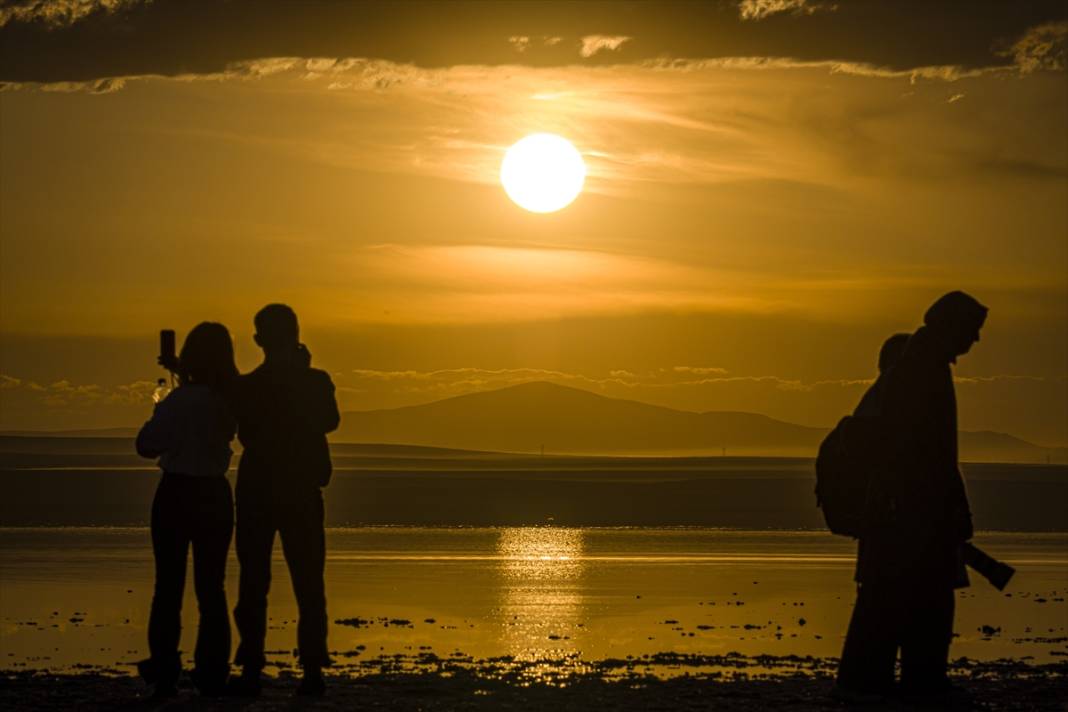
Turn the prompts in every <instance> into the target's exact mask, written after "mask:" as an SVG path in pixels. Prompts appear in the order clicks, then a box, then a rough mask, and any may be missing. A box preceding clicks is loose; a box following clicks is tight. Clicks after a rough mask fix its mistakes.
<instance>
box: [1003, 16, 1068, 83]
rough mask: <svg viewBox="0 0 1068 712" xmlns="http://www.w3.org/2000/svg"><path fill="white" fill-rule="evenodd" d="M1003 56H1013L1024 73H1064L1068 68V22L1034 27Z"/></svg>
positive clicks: (1049, 23)
mask: <svg viewBox="0 0 1068 712" xmlns="http://www.w3.org/2000/svg"><path fill="white" fill-rule="evenodd" d="M1002 54H1003V55H1007V56H1011V57H1012V58H1013V61H1014V63H1015V65H1016V66H1017V67H1019V68H1020V71H1021V72H1023V73H1031V72H1037V71H1041V70H1046V71H1058V72H1063V71H1064V70H1065V68H1066V66H1068V21H1065V22H1047V23H1045V24H1042V25H1038V26H1036V27H1032V28H1031V29H1029V30H1028V31H1027V32H1026V33H1025V34H1024V35H1023V36H1022V37H1021V38H1020V39H1019V40H1017V41H1016V42H1015V43H1014V44H1013V45H1012V47H1011V48H1010V49H1009V50H1008V51H1007V52H1002Z"/></svg>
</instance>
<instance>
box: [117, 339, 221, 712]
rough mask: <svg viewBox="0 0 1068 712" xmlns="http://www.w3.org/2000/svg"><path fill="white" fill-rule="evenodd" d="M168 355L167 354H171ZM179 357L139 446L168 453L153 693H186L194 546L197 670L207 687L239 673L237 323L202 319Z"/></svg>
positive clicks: (152, 644)
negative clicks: (182, 677)
mask: <svg viewBox="0 0 1068 712" xmlns="http://www.w3.org/2000/svg"><path fill="white" fill-rule="evenodd" d="M166 346H167V345H166V344H164V350H165V351H166ZM171 349H173V346H172V347H171ZM172 353H173V351H172ZM166 358H167V354H166V353H164V355H163V356H161V362H162V361H163V360H164V359H166ZM165 365H168V364H165ZM169 365H172V366H173V367H174V370H175V372H176V373H177V376H178V387H177V388H175V389H174V391H173V392H172V393H171V394H170V395H168V396H167V397H166V398H164V399H163V400H161V401H160V402H159V403H158V404H157V405H156V407H155V410H154V412H153V414H152V418H151V419H149V421H148V422H147V423H145V424H144V426H143V427H142V428H141V431H140V433H138V435H137V453H138V454H139V455H141V456H142V457H151V458H157V457H158V458H159V465H160V469H161V470H162V476H161V478H160V482H159V486H158V487H157V489H156V496H155V499H154V500H153V502H152V553H153V555H154V557H155V562H156V584H155V591H154V593H153V596H152V611H151V614H150V615H149V619H148V646H149V651H150V654H151V657H149V659H147V660H144V661H142V662H141V663H139V664H138V670H139V671H140V673H141V675H142V676H143V677H144V678H145V680H146V681H148V682H149V683H150V684H154V685H155V691H154V693H153V697H156V698H164V697H170V696H173V695H175V694H177V682H178V676H179V674H180V672H181V660H180V659H179V653H178V641H179V638H180V637H181V610H182V594H183V592H184V590H185V574H186V561H187V559H188V552H189V549H190V547H192V550H193V584H194V588H195V590H196V596H197V604H198V606H199V609H200V626H199V628H198V630H197V643H196V651H195V653H194V670H193V675H192V677H193V682H194V684H195V685H196V686H197V689H198V690H199V691H200V693H201V694H202V695H218V694H222V693H223V691H224V690H225V687H226V681H227V677H228V676H229V672H230V665H229V659H230V617H229V610H228V607H227V603H226V589H225V578H226V559H227V556H228V554H229V550H230V540H231V539H232V537H233V527H234V502H233V494H232V492H231V490H230V483H229V481H227V479H226V472H227V470H228V469H229V467H230V456H231V454H232V452H231V450H230V441H231V440H233V437H234V430H235V428H236V424H235V420H234V417H233V414H232V413H231V410H230V408H229V406H228V404H227V396H228V394H229V391H230V390H231V388H232V386H233V384H234V381H235V379H236V378H237V375H238V371H237V366H236V365H235V363H234V346H233V342H232V341H231V339H230V332H228V331H227V330H226V327H225V326H223V325H222V324H217V323H213V322H203V323H201V324H198V325H197V326H196V327H195V328H194V329H193V330H192V331H191V332H189V336H187V337H186V340H185V343H184V344H183V345H182V350H181V352H180V353H179V354H178V358H177V361H176V362H173V361H172V363H171V364H169Z"/></svg>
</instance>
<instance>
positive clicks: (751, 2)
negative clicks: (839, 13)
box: [738, 0, 838, 20]
mask: <svg viewBox="0 0 1068 712" xmlns="http://www.w3.org/2000/svg"><path fill="white" fill-rule="evenodd" d="M837 9H838V6H837V5H832V4H829V3H822V2H808V0H741V2H739V3H738V16H739V17H741V18H742V19H743V20H763V19H764V18H766V17H770V16H772V15H778V14H780V13H783V12H789V13H791V14H793V15H813V14H815V13H817V12H820V11H824V12H830V11H834V10H837Z"/></svg>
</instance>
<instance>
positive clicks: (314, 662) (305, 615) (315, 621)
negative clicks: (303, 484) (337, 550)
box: [280, 490, 330, 694]
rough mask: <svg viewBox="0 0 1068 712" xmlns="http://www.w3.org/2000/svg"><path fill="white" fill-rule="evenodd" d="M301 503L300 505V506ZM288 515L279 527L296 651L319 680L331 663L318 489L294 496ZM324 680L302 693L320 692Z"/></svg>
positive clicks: (308, 675) (308, 672)
mask: <svg viewBox="0 0 1068 712" xmlns="http://www.w3.org/2000/svg"><path fill="white" fill-rule="evenodd" d="M297 502H299V505H298V504H297ZM290 504H291V505H292V506H291V507H290V508H289V509H288V514H287V515H286V516H285V517H284V518H283V522H284V523H282V525H281V527H280V534H281V538H282V551H283V553H284V554H285V557H286V564H287V565H288V566H289V575H290V577H291V578H292V581H293V593H294V594H295V595H296V599H297V608H298V610H299V613H300V620H299V621H298V623H297V648H298V651H299V655H300V664H301V666H302V667H303V668H304V672H305V677H306V679H308V678H319V675H320V673H321V671H322V668H323V667H326V666H328V665H329V664H330V656H329V651H328V649H327V645H326V629H327V617H326V588H325V583H324V580H323V576H324V573H325V565H326V535H325V533H324V531H323V498H322V494H321V493H320V492H319V491H318V490H314V491H313V492H308V493H305V494H303V495H300V496H299V497H293V498H292V500H291V502H290ZM320 686H321V679H320V682H319V683H318V684H315V683H312V684H311V686H310V687H309V688H308V689H307V690H304V689H303V686H302V691H303V692H308V693H310V694H316V693H318V692H321V690H319V689H311V688H313V687H314V688H318V687H320Z"/></svg>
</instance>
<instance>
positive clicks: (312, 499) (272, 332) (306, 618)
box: [234, 304, 340, 695]
mask: <svg viewBox="0 0 1068 712" xmlns="http://www.w3.org/2000/svg"><path fill="white" fill-rule="evenodd" d="M255 325H256V335H255V339H256V343H257V344H259V346H260V347H261V348H262V349H263V353H264V361H263V363H262V364H261V365H260V366H259V367H258V368H257V369H256V370H254V371H253V372H252V373H249V374H247V375H245V376H242V377H241V378H240V379H239V381H238V388H237V397H236V403H237V406H236V408H237V419H238V430H237V433H238V438H239V439H240V441H241V444H242V445H243V446H244V453H243V454H242V456H241V461H240V463H239V465H238V475H237V558H238V561H239V562H240V564H241V578H240V587H239V591H238V602H237V607H236V608H235V609H234V620H235V622H236V623H237V629H238V632H239V633H240V635H241V643H240V645H239V646H238V650H237V656H236V662H237V663H238V664H239V665H241V666H242V667H243V671H242V676H241V679H240V680H239V681H238V682H237V683H236V684H235V686H234V688H235V689H234V691H235V692H237V693H239V694H251V695H255V694H258V693H259V690H260V673H261V671H262V669H263V666H264V664H265V662H266V661H265V658H264V641H265V638H266V635H267V592H268V589H269V588H270V583H271V550H272V549H273V547H274V537H275V533H277V534H278V535H279V537H280V538H281V540H282V552H283V554H284V555H285V559H286V564H287V565H288V566H289V575H290V578H291V579H292V582H293V592H294V593H295V594H296V599H297V607H298V609H299V612H300V620H299V622H298V624H297V647H298V651H299V657H300V664H301V666H302V667H303V668H304V679H303V680H302V682H301V686H300V688H298V693H300V694H313V695H314V694H322V692H323V690H324V684H323V678H322V668H323V667H324V666H327V665H329V664H330V659H329V655H328V653H327V647H326V628H327V618H326V592H325V588H324V583H323V569H324V565H325V562H326V539H325V535H324V531H323V497H322V493H321V491H320V488H321V487H323V486H325V485H326V484H327V483H328V482H329V480H330V472H331V465H330V453H329V450H328V448H327V442H326V433H328V432H330V431H332V430H334V429H336V428H337V426H338V423H339V421H340V416H339V414H338V409H337V401H336V400H335V399H334V384H333V383H332V382H331V380H330V376H329V375H327V374H326V373H325V372H324V371H320V370H317V369H313V368H311V367H310V366H309V363H310V356H309V354H308V352H307V350H306V349H305V348H304V346H303V344H301V343H300V341H299V329H298V326H297V316H296V314H294V313H293V310H292V309H290V308H289V307H288V306H285V305H283V304H270V305H268V306H266V307H264V308H263V309H262V310H260V312H259V313H258V314H256V318H255Z"/></svg>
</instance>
